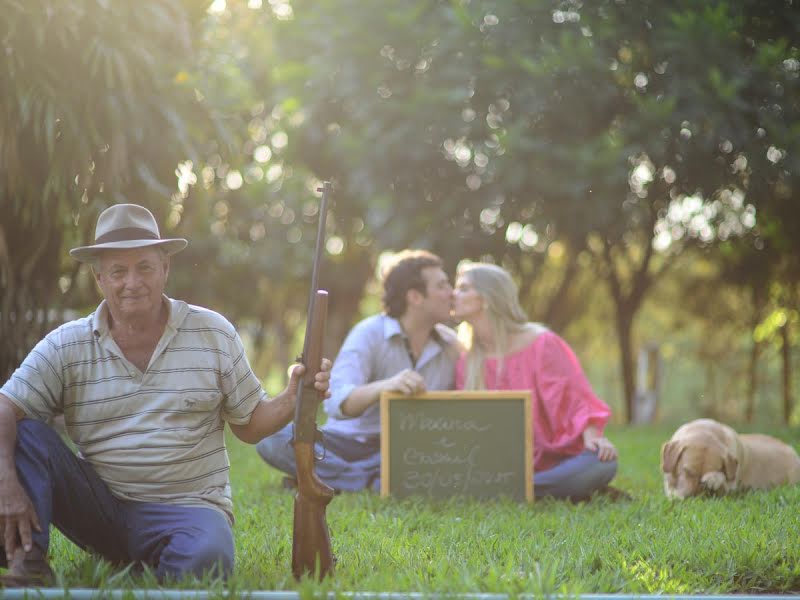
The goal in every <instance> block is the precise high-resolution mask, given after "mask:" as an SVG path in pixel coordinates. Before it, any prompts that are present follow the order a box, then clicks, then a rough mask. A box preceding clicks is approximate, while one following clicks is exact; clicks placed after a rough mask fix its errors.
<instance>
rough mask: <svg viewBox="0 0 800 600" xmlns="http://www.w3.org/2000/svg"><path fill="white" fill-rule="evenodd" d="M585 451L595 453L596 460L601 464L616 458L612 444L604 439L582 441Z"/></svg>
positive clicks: (615, 451) (615, 450)
mask: <svg viewBox="0 0 800 600" xmlns="http://www.w3.org/2000/svg"><path fill="white" fill-rule="evenodd" d="M584 446H586V449H587V450H591V451H592V452H597V458H599V459H600V461H601V462H608V461H609V460H614V459H615V458H617V449H616V448H615V447H614V444H612V443H611V441H610V440H609V439H608V438H606V437H602V436H601V437H596V438H591V439H588V440H585V441H584Z"/></svg>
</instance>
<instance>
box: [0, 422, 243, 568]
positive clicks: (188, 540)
mask: <svg viewBox="0 0 800 600" xmlns="http://www.w3.org/2000/svg"><path fill="white" fill-rule="evenodd" d="M15 461H16V467H17V475H18V477H19V480H20V482H21V483H22V486H23V487H24V488H25V490H26V491H27V492H28V496H29V497H30V499H31V502H33V506H34V508H35V509H36V514H37V515H38V517H39V524H40V525H41V527H42V531H41V532H36V531H34V532H33V541H34V543H35V544H36V545H37V546H38V547H39V548H41V549H42V550H43V551H44V552H45V553H46V552H47V550H48V547H49V545H50V531H49V526H50V524H51V523H52V524H53V525H54V526H55V527H57V528H58V529H59V530H60V531H61V532H62V533H63V534H64V535H65V536H66V537H67V538H69V539H70V540H72V541H73V542H74V543H75V544H77V545H78V546H80V547H81V548H83V549H85V550H87V551H90V552H94V553H96V554H99V555H100V556H102V557H103V558H105V559H106V560H109V561H111V562H114V563H118V564H126V563H141V564H144V565H147V566H149V567H150V568H152V569H153V570H154V572H155V575H156V577H158V579H159V580H163V579H165V578H167V577H175V578H179V577H181V576H182V575H183V574H185V573H193V574H195V575H198V576H200V575H202V574H203V573H205V572H209V571H210V572H213V573H215V574H219V575H229V574H230V573H231V571H232V570H233V561H234V551H233V532H232V531H231V527H230V524H229V523H228V519H227V518H226V517H225V515H223V514H222V513H221V512H219V511H217V510H215V509H213V508H204V507H196V506H177V505H172V504H155V503H147V502H132V501H128V500H121V499H119V498H117V497H115V496H114V495H113V494H112V493H111V492H110V490H109V489H108V487H107V486H106V484H105V483H104V482H103V481H102V480H101V479H100V477H99V476H98V475H97V473H95V471H94V469H92V467H91V466H90V465H89V463H87V462H86V461H84V460H82V459H81V458H79V457H78V456H76V455H75V454H74V453H73V452H72V451H71V450H70V449H69V448H68V447H67V445H66V444H65V443H64V441H63V440H62V439H61V438H60V437H59V435H58V434H57V433H56V432H55V430H53V429H52V428H50V427H49V426H47V425H46V424H45V423H42V422H40V421H35V420H32V419H23V420H21V421H19V423H18V424H17V446H16V449H15ZM5 561H6V559H5V552H0V566H6V564H5Z"/></svg>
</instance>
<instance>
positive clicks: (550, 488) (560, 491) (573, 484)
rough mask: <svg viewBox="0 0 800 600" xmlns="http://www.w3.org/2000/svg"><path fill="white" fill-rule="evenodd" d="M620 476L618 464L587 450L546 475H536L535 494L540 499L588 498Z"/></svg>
mask: <svg viewBox="0 0 800 600" xmlns="http://www.w3.org/2000/svg"><path fill="white" fill-rule="evenodd" d="M616 474H617V461H616V460H610V461H607V462H602V461H601V460H600V459H599V458H597V454H596V453H595V452H591V451H590V450H584V451H583V452H582V453H581V454H578V455H577V456H572V457H570V458H567V459H565V460H563V461H562V462H560V463H558V464H557V465H556V466H555V467H553V468H552V469H548V470H547V471H537V472H536V473H534V474H533V493H534V495H535V496H536V497H537V498H542V497H544V496H552V497H554V498H572V499H580V498H588V497H589V496H591V494H592V492H594V491H596V490H599V489H600V488H602V487H605V486H606V485H608V483H609V482H610V481H611V480H612V479H614V475H616Z"/></svg>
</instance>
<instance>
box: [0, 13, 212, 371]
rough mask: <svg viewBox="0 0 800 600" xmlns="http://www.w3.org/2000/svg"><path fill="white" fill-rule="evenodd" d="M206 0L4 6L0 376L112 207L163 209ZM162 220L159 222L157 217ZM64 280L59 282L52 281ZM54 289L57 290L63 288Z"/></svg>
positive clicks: (48, 312)
mask: <svg viewBox="0 0 800 600" xmlns="http://www.w3.org/2000/svg"><path fill="white" fill-rule="evenodd" d="M203 10H204V3H203V2H199V1H198V0H184V1H182V2H181V1H178V0H146V1H144V2H139V3H136V4H135V5H133V4H130V5H129V4H127V3H111V4H108V3H105V2H100V1H97V0H76V1H75V2H69V3H53V2H47V1H44V0H30V1H26V2H24V3H22V2H9V3H6V4H5V6H4V10H3V12H2V14H1V15H0V39H1V40H2V48H3V51H4V56H5V62H4V68H3V69H2V70H0V89H2V90H3V103H2V108H0V205H1V206H2V210H0V284H1V285H2V289H3V295H2V307H0V331H2V335H0V376H2V377H4V378H5V377H7V376H8V375H10V373H11V371H12V370H13V368H14V367H15V366H16V365H18V364H19V362H20V360H21V359H22V357H24V356H25V354H26V353H27V351H28V350H29V349H30V348H31V346H32V345H33V343H35V341H36V340H38V339H39V338H40V337H41V336H42V334H43V333H44V332H45V331H46V330H47V329H48V328H49V324H50V320H51V318H53V313H52V310H53V309H54V308H56V307H58V306H59V305H60V304H61V302H60V296H61V294H63V293H67V292H69V290H70V287H71V285H72V283H73V282H74V281H75V278H76V276H77V274H78V266H77V265H76V264H74V263H72V262H71V261H70V262H67V261H68V260H69V259H66V258H64V257H65V250H66V248H67V247H69V246H70V245H78V244H80V243H83V242H86V241H87V240H90V239H91V238H92V237H93V233H94V232H93V231H92V228H93V225H94V218H95V216H96V214H97V212H98V211H99V210H100V209H102V208H103V207H105V206H107V205H108V204H109V203H112V202H123V201H136V202H140V203H144V204H151V205H152V206H153V208H155V209H156V211H157V212H158V214H159V216H160V217H165V216H166V215H167V213H168V200H169V197H170V194H171V192H172V189H173V187H174V186H173V183H172V182H173V181H174V170H175V165H176V164H177V162H178V160H179V159H181V158H183V157H187V156H191V155H192V152H193V148H192V144H191V138H192V135H191V130H192V127H191V126H190V123H191V122H192V121H193V120H195V119H196V120H201V121H203V122H205V121H206V120H207V119H208V117H207V115H206V113H205V111H204V109H203V107H202V106H201V105H200V103H198V101H197V100H196V97H195V91H194V86H193V85H192V82H191V79H192V74H191V73H192V68H193V65H194V54H193V52H194V46H193V44H194V42H195V40H194V35H195V33H196V30H197V26H198V24H199V23H200V22H201V21H200V19H201V18H202V15H203ZM162 222H164V220H162ZM59 288H60V290H59ZM59 291H60V292H61V294H60V293H59Z"/></svg>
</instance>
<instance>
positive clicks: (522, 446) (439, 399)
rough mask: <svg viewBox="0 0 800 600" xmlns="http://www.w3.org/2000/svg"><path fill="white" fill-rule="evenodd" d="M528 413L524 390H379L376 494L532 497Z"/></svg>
mask: <svg viewBox="0 0 800 600" xmlns="http://www.w3.org/2000/svg"><path fill="white" fill-rule="evenodd" d="M532 410H533V409H532V406H531V393H530V392H529V391H523V390H520V391H516V390H515V391H469V392H465V391H455V392H428V393H426V394H419V395H412V396H406V395H404V394H398V393H393V392H384V393H383V394H381V496H384V497H386V496H390V495H391V496H395V497H401V498H402V497H406V496H414V495H427V496H430V497H437V498H447V497H450V496H454V495H463V496H470V497H475V498H480V499H484V498H492V497H498V496H509V497H511V498H513V499H516V500H525V501H527V502H532V501H533V420H532ZM411 441H413V443H410V442H411Z"/></svg>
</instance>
